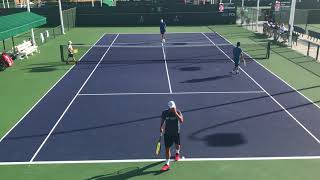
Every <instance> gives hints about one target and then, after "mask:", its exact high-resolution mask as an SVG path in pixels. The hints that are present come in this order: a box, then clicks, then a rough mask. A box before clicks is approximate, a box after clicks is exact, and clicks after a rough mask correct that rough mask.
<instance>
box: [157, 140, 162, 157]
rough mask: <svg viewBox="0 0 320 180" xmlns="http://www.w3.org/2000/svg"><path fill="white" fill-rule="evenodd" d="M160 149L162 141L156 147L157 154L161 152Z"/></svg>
mask: <svg viewBox="0 0 320 180" xmlns="http://www.w3.org/2000/svg"><path fill="white" fill-rule="evenodd" d="M160 150H161V143H160V141H159V142H158V143H157V147H156V155H159V154H160Z"/></svg>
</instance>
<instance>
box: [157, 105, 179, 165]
mask: <svg viewBox="0 0 320 180" xmlns="http://www.w3.org/2000/svg"><path fill="white" fill-rule="evenodd" d="M168 106H169V109H167V110H165V111H163V112H162V115H161V125H160V132H161V133H162V132H164V144H165V148H166V164H165V165H164V166H163V167H162V169H161V170H162V171H167V170H169V168H170V155H171V152H170V147H171V146H172V145H173V143H175V147H176V155H175V160H176V161H178V160H179V159H180V155H179V154H180V125H181V123H183V116H182V113H181V111H179V110H177V108H176V104H175V102H174V101H169V103H168Z"/></svg>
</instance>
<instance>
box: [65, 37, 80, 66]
mask: <svg viewBox="0 0 320 180" xmlns="http://www.w3.org/2000/svg"><path fill="white" fill-rule="evenodd" d="M69 58H71V59H72V60H73V61H74V62H75V63H78V61H77V60H76V59H75V58H74V49H73V47H72V42H71V41H69V42H68V59H67V62H66V63H67V64H69Z"/></svg>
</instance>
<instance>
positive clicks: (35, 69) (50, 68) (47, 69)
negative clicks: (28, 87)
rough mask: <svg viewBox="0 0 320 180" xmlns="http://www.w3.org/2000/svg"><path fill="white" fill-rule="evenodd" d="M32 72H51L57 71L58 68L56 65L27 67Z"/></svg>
mask: <svg viewBox="0 0 320 180" xmlns="http://www.w3.org/2000/svg"><path fill="white" fill-rule="evenodd" d="M27 69H28V70H29V71H30V72H35V73H37V72H51V71H56V70H58V69H57V68H56V67H54V66H37V67H31V68H27Z"/></svg>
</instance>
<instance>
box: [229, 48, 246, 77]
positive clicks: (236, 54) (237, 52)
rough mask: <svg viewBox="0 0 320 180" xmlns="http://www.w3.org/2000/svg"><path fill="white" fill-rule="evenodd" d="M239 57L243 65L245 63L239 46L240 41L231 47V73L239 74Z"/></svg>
mask: <svg viewBox="0 0 320 180" xmlns="http://www.w3.org/2000/svg"><path fill="white" fill-rule="evenodd" d="M240 59H242V61H243V63H244V65H245V64H246V62H245V60H244V56H243V53H242V49H241V48H240V42H237V47H234V48H233V61H234V68H233V70H232V71H231V73H232V74H239V63H240Z"/></svg>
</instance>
